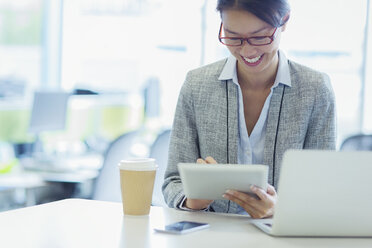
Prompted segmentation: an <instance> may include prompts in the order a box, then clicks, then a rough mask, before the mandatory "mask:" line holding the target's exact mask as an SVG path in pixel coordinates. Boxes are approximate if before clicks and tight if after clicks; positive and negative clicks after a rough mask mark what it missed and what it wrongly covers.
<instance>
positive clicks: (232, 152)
mask: <svg viewBox="0 0 372 248" xmlns="http://www.w3.org/2000/svg"><path fill="white" fill-rule="evenodd" d="M226 61H227V60H226V59H224V60H221V61H218V62H216V63H213V64H210V65H207V66H204V67H201V68H198V69H195V70H193V71H190V72H189V73H188V74H187V77H186V81H185V83H184V84H183V86H182V89H181V92H180V95H179V99H178V103H177V108H176V113H175V117H174V122H173V128H172V134H171V140H170V146H169V157H168V167H167V170H166V172H165V180H164V184H163V188H162V189H163V194H164V199H165V201H166V203H167V204H168V205H169V206H170V207H174V208H177V207H178V205H179V204H180V202H181V201H182V199H183V198H184V193H183V188H182V183H181V180H180V176H179V172H178V169H177V164H178V163H181V162H189V163H190V162H191V163H195V162H196V160H197V159H198V158H205V157H207V156H212V157H213V158H214V159H216V161H217V162H218V163H231V164H236V163H237V155H238V150H237V149H238V139H239V137H238V100H237V98H238V88H237V86H236V85H235V84H234V83H233V82H232V81H231V80H230V81H225V82H223V81H220V80H218V77H219V75H220V74H221V71H222V69H223V67H224V65H225V63H226ZM288 64H289V68H290V74H291V82H292V86H291V87H288V86H285V85H283V84H279V85H278V87H276V88H275V89H274V91H273V95H272V98H271V102H270V107H269V112H268V117H267V127H266V139H265V147H264V164H266V165H269V183H270V184H272V185H274V187H277V185H278V179H279V174H280V167H281V161H282V158H283V154H284V152H285V151H286V150H288V149H335V140H336V130H335V114H336V113H335V101H334V94H333V90H332V87H331V85H330V81H329V77H328V76H327V75H326V74H322V73H320V72H317V71H314V70H312V69H310V68H307V67H305V66H302V65H299V64H297V63H294V62H292V61H290V60H288ZM210 209H211V210H212V211H216V212H230V213H238V212H240V211H241V210H242V208H240V207H239V206H238V205H237V204H235V203H234V202H230V203H228V201H227V200H217V201H214V202H213V203H212V204H211V208H210Z"/></svg>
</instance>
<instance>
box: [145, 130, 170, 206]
mask: <svg viewBox="0 0 372 248" xmlns="http://www.w3.org/2000/svg"><path fill="white" fill-rule="evenodd" d="M170 133H171V130H165V131H163V132H161V133H160V134H159V135H158V137H157V138H156V140H155V141H154V143H153V144H152V145H151V147H150V158H155V160H156V164H157V165H158V166H159V167H158V170H157V172H156V178H155V184H154V192H153V195H152V205H154V206H162V207H166V206H167V204H166V203H165V201H164V197H163V192H162V190H161V187H162V185H163V182H164V173H165V170H166V168H167V164H168V148H169V139H170Z"/></svg>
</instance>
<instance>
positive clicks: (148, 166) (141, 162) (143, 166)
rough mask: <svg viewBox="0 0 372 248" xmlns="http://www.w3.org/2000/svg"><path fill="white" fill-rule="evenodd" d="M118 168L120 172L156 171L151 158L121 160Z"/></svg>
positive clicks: (153, 160)
mask: <svg viewBox="0 0 372 248" xmlns="http://www.w3.org/2000/svg"><path fill="white" fill-rule="evenodd" d="M119 168H120V169H121V170H135V171H149V170H156V169H157V168H158V166H157V165H156V164H155V159H153V158H134V159H126V160H121V161H120V163H119Z"/></svg>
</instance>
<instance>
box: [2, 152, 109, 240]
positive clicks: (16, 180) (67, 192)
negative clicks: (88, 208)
mask: <svg viewBox="0 0 372 248" xmlns="http://www.w3.org/2000/svg"><path fill="white" fill-rule="evenodd" d="M57 159H58V158H55V160H54V161H52V162H55V163H59V164H60V165H59V166H55V167H54V166H53V165H52V164H45V166H33V165H34V164H37V163H38V162H39V161H38V160H37V159H33V158H31V157H30V158H24V159H22V160H20V165H19V166H18V167H17V168H15V170H13V171H12V172H10V173H7V174H2V175H0V211H2V210H6V209H12V208H18V207H22V206H31V205H35V204H40V203H44V202H48V201H55V200H58V199H63V198H66V197H79V198H90V197H91V195H92V191H93V187H94V180H95V178H96V177H97V176H98V174H99V169H100V168H101V166H102V156H101V155H96V154H93V155H89V156H79V157H74V158H67V159H64V160H63V161H62V160H60V161H57ZM44 162H45V161H44ZM63 165H66V166H65V167H64V166H63ZM22 197H23V198H24V199H22ZM0 235H1V234H0Z"/></svg>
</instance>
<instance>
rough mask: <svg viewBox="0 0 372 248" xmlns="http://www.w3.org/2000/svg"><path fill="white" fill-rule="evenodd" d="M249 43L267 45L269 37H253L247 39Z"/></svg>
mask: <svg viewBox="0 0 372 248" xmlns="http://www.w3.org/2000/svg"><path fill="white" fill-rule="evenodd" d="M249 43H250V44H252V45H258V46H260V45H267V44H270V43H271V39H270V38H269V37H254V38H250V39H249Z"/></svg>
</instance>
